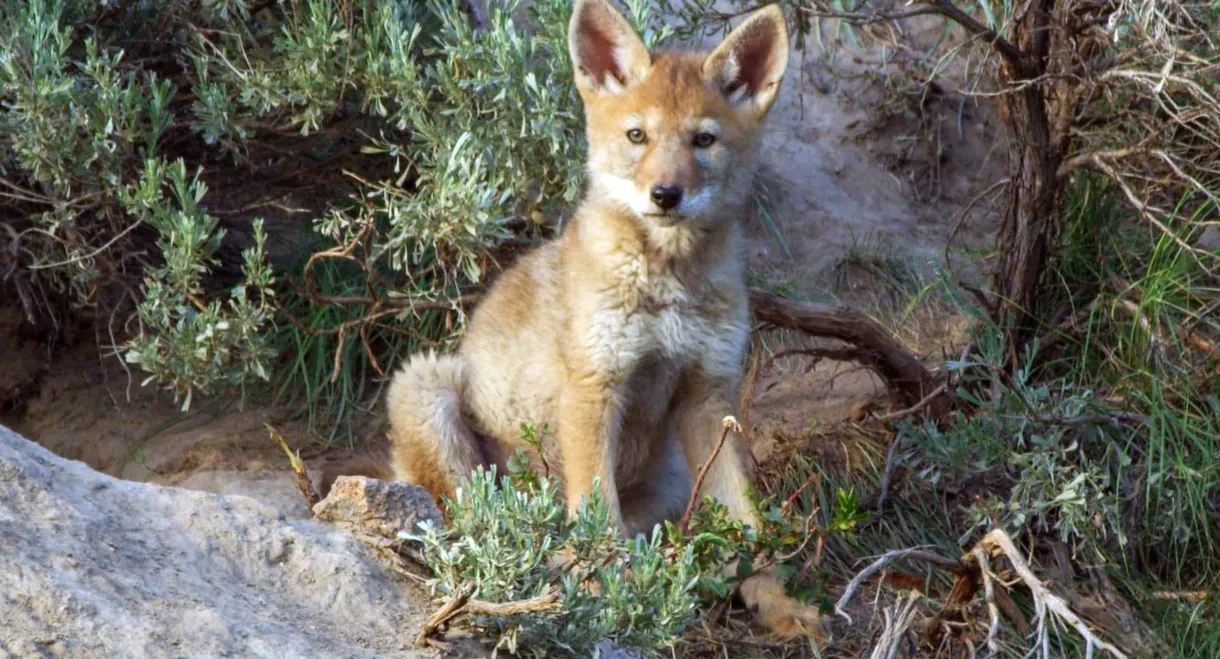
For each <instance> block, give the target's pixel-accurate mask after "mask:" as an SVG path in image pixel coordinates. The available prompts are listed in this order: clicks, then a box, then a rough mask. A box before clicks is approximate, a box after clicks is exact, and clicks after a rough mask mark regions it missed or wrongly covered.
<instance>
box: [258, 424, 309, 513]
mask: <svg viewBox="0 0 1220 659" xmlns="http://www.w3.org/2000/svg"><path fill="white" fill-rule="evenodd" d="M266 426H267V432H269V433H271V439H272V440H274V441H275V443H276V444H279V445H280V448H281V449H283V451H284V454H285V455H287V456H288V463H289V464H290V465H292V473H294V474H296V483H297V489H299V490H300V491H301V494H302V495H304V497H305V503H306V504H308V505H309V509H310V510H311V511H312V510H313V507H314V504H316V503H317V502H318V493H317V492H316V491H315V490H314V489H313V483H312V482H310V480H309V474H308V473H306V471H305V462H304V461H303V460H301V455H300V453H294V452H293V451H292V449H290V448H288V442H286V441H284V436H283V435H281V434H280V431H278V430H276V429H275V427H274V426H272V425H271V424H270V423H268V424H266Z"/></svg>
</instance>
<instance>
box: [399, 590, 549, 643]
mask: <svg viewBox="0 0 1220 659" xmlns="http://www.w3.org/2000/svg"><path fill="white" fill-rule="evenodd" d="M473 594H474V584H466V585H464V586H462V587H461V588H459V589H458V592H457V593H455V594H454V596H453V597H451V598H450V599H449V601H448V602H445V604H444V605H443V606H441V608H440V609H438V610H437V611H436V613H433V614H432V615H431V616H429V617H428V620H427V621H426V622H424V626H423V627H422V628H421V629H420V630H419V635H417V636H416V637H415V642H416V643H417V644H418V645H420V646H427V645H428V644H429V642H430V637H431V636H432V635H433V634H435V633H436V630H437V629H439V628H440V627H441V625H444V624H445V623H447V622H449V621H450V620H452V619H454V618H456V617H457V616H459V615H463V614H465V615H483V616H496V617H504V616H512V615H518V614H521V613H541V612H545V611H554V610H556V609H558V608H560V606H561V603H560V601H559V592H558V591H557V590H555V588H554V587H553V586H552V587H548V588H547V590H546V592H544V593H542V594H541V595H539V596H538V597H532V598H530V599H525V600H514V601H512V602H484V601H482V600H476V599H470V597H471V595H473Z"/></svg>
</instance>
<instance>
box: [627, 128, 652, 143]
mask: <svg viewBox="0 0 1220 659" xmlns="http://www.w3.org/2000/svg"><path fill="white" fill-rule="evenodd" d="M627 139H628V140H631V143H632V144H643V143H644V140H646V139H648V136H647V135H645V134H644V131H642V130H640V129H639V128H632V129H631V130H629V131H627Z"/></svg>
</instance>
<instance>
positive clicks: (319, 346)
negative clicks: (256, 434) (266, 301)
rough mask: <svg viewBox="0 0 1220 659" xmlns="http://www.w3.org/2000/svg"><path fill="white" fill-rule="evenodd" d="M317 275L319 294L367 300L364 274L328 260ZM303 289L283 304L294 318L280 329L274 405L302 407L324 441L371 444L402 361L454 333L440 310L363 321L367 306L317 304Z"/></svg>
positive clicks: (288, 316)
mask: <svg viewBox="0 0 1220 659" xmlns="http://www.w3.org/2000/svg"><path fill="white" fill-rule="evenodd" d="M313 273H314V276H315V281H316V286H317V290H318V292H319V294H320V295H324V296H333V297H344V296H350V297H363V296H365V295H366V294H367V290H366V288H365V285H364V281H365V277H364V274H363V273H362V272H361V271H360V270H359V269H358V268H355V267H352V266H351V265H350V264H347V263H345V262H339V261H335V260H324V261H322V262H321V263H320V264H318V265H316V266H315V267H314V268H313ZM302 287H303V284H301V285H300V286H298V287H297V290H295V291H292V292H290V293H289V295H288V298H287V300H286V301H285V305H284V308H285V310H286V312H287V313H286V314H285V315H286V317H287V318H288V319H289V320H288V322H286V323H283V324H282V326H281V327H280V331H279V333H278V336H277V344H278V346H279V347H280V354H282V355H285V356H286V357H285V359H284V360H283V361H282V363H281V364H279V365H278V366H277V368H276V369H275V377H276V386H275V395H274V401H275V402H276V403H277V404H278V403H286V404H288V405H290V406H295V407H296V408H297V409H299V410H300V411H301V413H302V414H304V415H305V417H306V418H307V420H308V423H309V428H310V430H311V431H312V432H315V433H317V434H318V435H319V437H320V438H321V439H322V440H323V441H324V442H325V443H327V444H329V445H344V446H346V447H347V448H348V449H354V448H356V447H357V446H359V445H360V444H361V443H363V441H364V440H365V439H367V437H368V434H369V430H370V427H369V426H370V423H371V422H373V421H375V419H376V418H377V416H376V414H375V406H376V404H377V402H378V400H379V396H378V394H379V393H380V390H381V386H380V385H381V383H382V382H384V381H385V379H386V378H387V377H388V376H390V375H391V374H392V373H393V369H395V368H397V367H398V364H399V360H400V359H402V358H403V357H405V356H407V355H409V354H411V353H413V352H415V351H416V350H419V349H420V348H421V347H423V346H425V345H426V344H429V343H432V342H433V341H438V340H440V338H442V337H444V336H446V335H448V334H450V333H451V329H450V328H446V327H445V318H444V314H443V313H441V312H438V311H425V312H420V313H418V314H417V315H415V316H411V317H407V318H398V317H397V316H395V315H391V316H386V317H384V318H381V319H378V320H377V321H374V322H370V323H367V324H363V323H358V322H355V321H357V320H358V319H360V318H362V317H366V316H367V315H368V313H369V311H370V309H369V305H365V304H351V305H343V306H339V305H331V304H313V303H311V302H310V301H309V300H308V299H307V298H306V297H305V296H304V294H303V293H302V292H301V290H300V289H301V288H302ZM362 327H363V330H364V331H363V332H362ZM341 330H342V332H341ZM341 341H342V345H341V346H340V342H341ZM372 355H376V360H377V364H376V366H375V365H374V362H373V360H372V358H371V356H372ZM378 366H379V367H380V370H381V372H380V373H379V372H378V369H377V367H378Z"/></svg>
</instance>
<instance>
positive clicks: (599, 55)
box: [568, 0, 652, 96]
mask: <svg viewBox="0 0 1220 659" xmlns="http://www.w3.org/2000/svg"><path fill="white" fill-rule="evenodd" d="M568 50H569V51H570V52H571V55H572V68H573V69H575V71H576V86H577V88H578V89H579V90H580V93H581V95H582V96H588V95H589V94H598V93H610V94H616V93H618V92H620V91H622V90H624V89H626V88H628V87H630V86H631V85H633V84H635V83H637V82H639V81H640V80H642V79H643V78H644V76H645V75H647V74H648V69H649V67H651V66H652V58H651V57H650V56H649V54H648V48H647V47H645V46H644V42H643V41H642V40H641V39H640V37H639V35H637V34H636V33H635V30H634V29H633V28H632V27H631V23H628V22H627V19H626V18H624V17H623V15H622V14H620V13H619V12H618V11H617V10H616V9H615V8H614V7H613V6H611V5H610V2H609V0H576V6H575V7H574V8H573V9H572V20H571V22H570V23H569V24H568Z"/></svg>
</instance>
